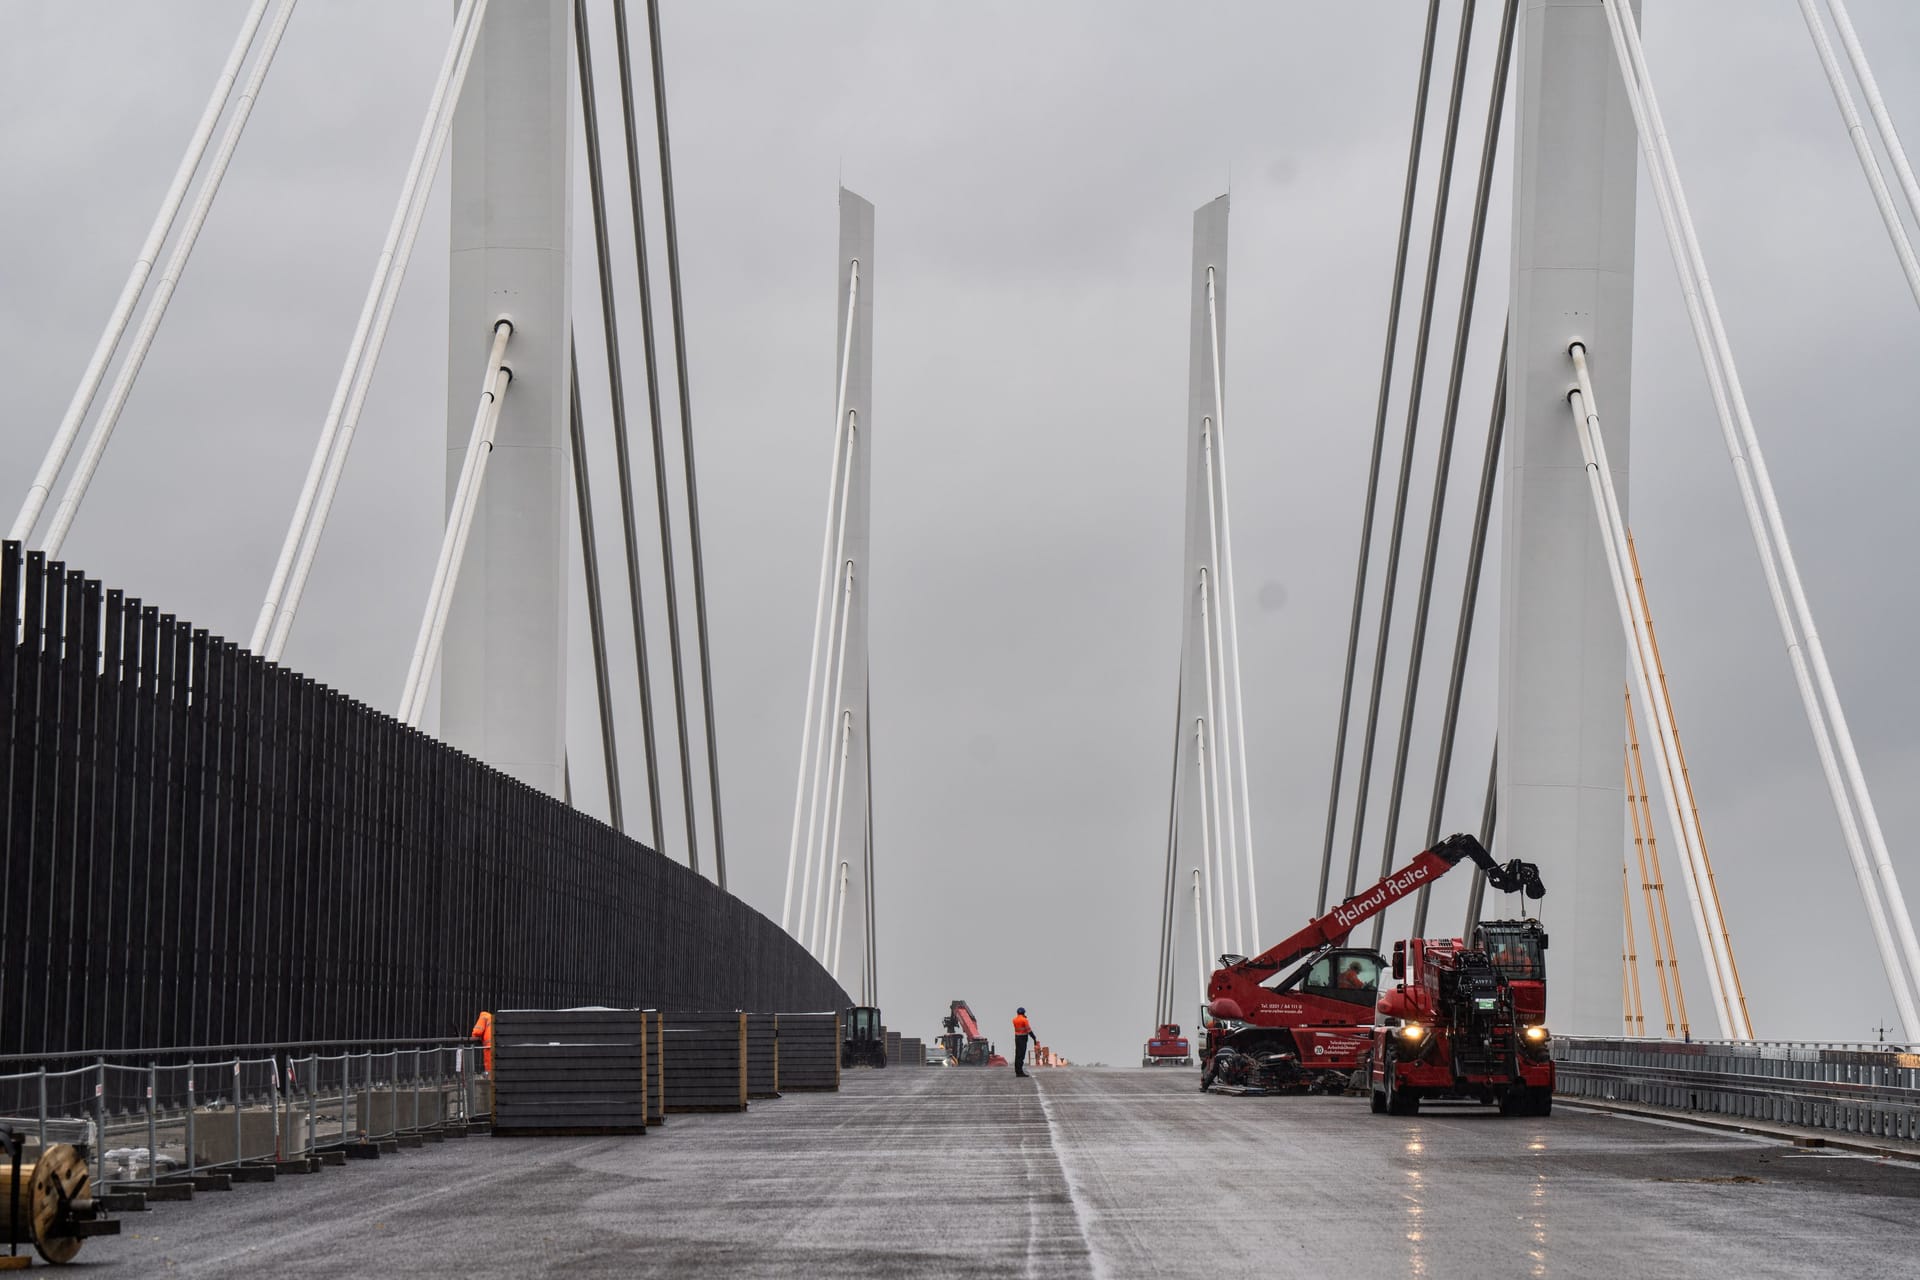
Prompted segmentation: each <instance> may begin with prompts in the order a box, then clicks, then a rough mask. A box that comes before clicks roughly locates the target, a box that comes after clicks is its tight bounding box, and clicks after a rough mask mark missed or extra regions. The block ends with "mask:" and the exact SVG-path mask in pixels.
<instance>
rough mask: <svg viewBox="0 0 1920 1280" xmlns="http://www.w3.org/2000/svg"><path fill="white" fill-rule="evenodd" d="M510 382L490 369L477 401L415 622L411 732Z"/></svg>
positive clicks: (506, 373) (509, 376)
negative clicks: (437, 558)
mask: <svg viewBox="0 0 1920 1280" xmlns="http://www.w3.org/2000/svg"><path fill="white" fill-rule="evenodd" d="M512 381H513V370H511V369H509V368H507V367H506V366H505V365H502V366H500V368H499V369H498V370H496V371H495V373H494V375H493V387H492V389H491V390H490V391H489V392H488V394H487V396H486V398H485V399H484V400H482V402H481V408H480V421H479V422H478V423H476V424H475V426H476V427H477V429H478V432H477V435H478V438H477V439H475V440H474V442H473V443H472V444H470V445H469V446H468V453H469V457H470V460H471V462H472V464H473V465H472V467H471V468H470V469H469V470H467V473H466V477H465V479H466V485H465V489H464V491H463V492H461V493H458V494H457V495H456V496H455V501H454V509H453V511H452V512H451V515H450V518H449V520H448V522H447V532H446V537H445V539H444V540H443V542H442V551H441V554H442V556H443V557H445V556H447V555H448V549H449V548H450V549H451V557H450V558H448V559H447V567H446V573H445V575H444V581H443V582H442V583H441V586H440V594H439V595H438V596H437V597H435V598H434V599H433V600H432V601H430V602H429V604H428V606H427V616H426V617H425V618H424V619H423V620H422V622H421V636H420V639H419V641H418V642H416V645H415V662H416V664H417V665H416V666H415V669H414V670H415V674H414V677H413V689H412V695H413V697H412V701H411V702H410V703H409V704H408V705H407V708H406V713H405V714H404V715H403V716H402V717H401V719H403V720H405V721H406V722H407V724H409V725H411V726H413V727H414V728H418V727H419V726H420V717H421V715H422V714H423V713H424V712H425V711H426V706H427V690H428V689H430V688H432V687H433V670H434V667H435V666H436V665H437V664H438V663H439V661H440V642H441V639H442V638H443V637H444V636H445V635H446V631H447V615H448V614H449V613H450V612H451V611H452V609H453V593H454V592H455V590H457V589H458V588H459V586H460V564H461V561H462V560H464V559H465V558H466V554H467V540H468V537H469V536H470V535H471V533H472V531H473V513H474V512H475V511H476V510H478V509H479V506H480V488H481V486H482V485H483V484H485V483H486V479H487V460H488V459H489V458H491V457H492V456H493V438H494V431H495V429H496V428H497V427H498V426H499V425H500V404H501V401H502V400H504V399H505V398H506V394H507V385H508V384H509V383H511V382H512Z"/></svg>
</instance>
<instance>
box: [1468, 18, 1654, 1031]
mask: <svg viewBox="0 0 1920 1280" xmlns="http://www.w3.org/2000/svg"><path fill="white" fill-rule="evenodd" d="M1514 49H1515V57H1516V61H1517V65H1516V66H1515V68H1514V71H1515V79H1514V94H1515V100H1514V110H1513V113H1512V114H1513V120H1514V160H1513V191H1514V196H1513V200H1514V203H1513V243H1512V268H1511V273H1510V282H1511V283H1510V289H1511V293H1510V299H1509V302H1510V312H1509V316H1510V319H1509V333H1510V341H1509V345H1508V350H1507V425H1506V430H1505V433H1504V441H1505V445H1504V448H1505V457H1504V460H1503V463H1502V466H1503V471H1504V477H1503V485H1504V487H1503V495H1504V497H1503V515H1502V529H1503V537H1502V550H1501V565H1500V583H1501V593H1500V594H1501V600H1500V643H1499V655H1500V657H1499V664H1500V665H1499V673H1500V674H1499V690H1500V692H1499V742H1500V752H1499V764H1498V782H1497V806H1498V811H1499V814H1500V827H1501V832H1500V840H1501V843H1502V844H1503V845H1505V846H1506V847H1507V848H1509V849H1511V850H1513V851H1514V852H1515V853H1516V854H1518V855H1519V856H1521V857H1524V858H1527V859H1529V860H1532V861H1534V862H1537V863H1538V864H1539V865H1540V870H1541V875H1542V877H1543V878H1544V879H1545V881H1546V883H1547V885H1548V887H1549V890H1550V892H1549V894H1548V896H1547V898H1546V899H1545V900H1544V902H1543V903H1542V906H1541V911H1542V914H1543V916H1544V917H1545V919H1546V920H1547V922H1548V923H1549V924H1550V925H1551V927H1552V932H1553V954H1554V957H1555V959H1554V980H1553V982H1552V983H1550V984H1549V986H1548V991H1547V1002H1548V1008H1547V1021H1548V1022H1549V1023H1550V1024H1551V1025H1552V1026H1553V1028H1554V1029H1555V1030H1556V1031H1565V1032H1567V1033H1570V1034H1586V1035H1616V1034H1618V1032H1619V1027H1620V1019H1621V1016H1622V1008H1621V998H1620V997H1621V991H1620V927H1619V923H1618V921H1617V920H1616V919H1615V916H1616V914H1617V912H1618V906H1617V902H1618V899H1619V896H1620V886H1619V884H1618V883H1617V881H1618V876H1619V872H1618V870H1617V868H1618V865H1619V860H1620V856H1621V851H1622V850H1623V849H1624V848H1625V842H1626V799H1625V795H1624V792H1623V786H1622V778H1621V775H1620V703H1619V701H1618V699H1619V688H1620V683H1619V682H1620V676H1621V672H1622V671H1623V670H1624V664H1625V661H1626V645H1625V643H1624V641H1623V640H1622V638H1621V634H1620V630H1619V627H1618V626H1617V625H1615V622H1614V620H1613V615H1614V612H1615V608H1614V598H1613V591H1612V585H1611V583H1610V581H1609V579H1608V575H1607V568H1606V558H1605V555H1604V547H1603V545H1602V537H1601V532H1600V529H1599V527H1598V525H1597V524H1596V523H1595V521H1594V519H1593V517H1592V516H1591V514H1590V506H1589V498H1588V494H1587V489H1586V478H1585V472H1584V470H1583V469H1582V460H1581V455H1580V448H1579V441H1578V440H1577V439H1576V438H1575V436H1574V433H1573V432H1571V431H1569V430H1568V429H1567V402H1566V394H1567V387H1568V385H1569V382H1570V379H1569V377H1568V370H1567V341H1568V338H1569V337H1570V336H1574V335H1572V334H1570V333H1569V329H1570V328H1573V329H1577V331H1578V334H1577V336H1580V337H1583V338H1585V339H1586V340H1588V341H1589V342H1590V343H1591V344H1592V345H1593V346H1594V347H1595V348H1596V349H1601V350H1607V351H1621V352H1626V351H1630V350H1631V349H1632V336H1633V284H1634V280H1633V269H1634V189H1635V172H1634V150H1633V127H1632V116H1631V112H1630V109H1629V107H1628V104H1627V100H1626V94H1625V90H1624V89H1623V88H1622V86H1621V84H1620V81H1619V77H1618V76H1617V75H1616V74H1615V73H1614V69H1613V63H1612V58H1611V56H1610V51H1609V41H1608V32H1607V21H1606V14H1605V12H1604V9H1603V5H1602V0H1567V2H1565V3H1552V4H1547V3H1542V2H1540V0H1525V2H1524V3H1523V4H1522V5H1521V9H1520V14H1519V26H1518V30H1517V32H1516V36H1515V40H1514ZM1631 373H1632V371H1631V368H1630V366H1629V365H1628V363H1627V361H1626V360H1624V359H1622V360H1620V361H1617V362H1616V361H1609V362H1608V364H1607V367H1606V368H1605V369H1603V370H1600V374H1601V377H1600V380H1599V386H1598V391H1599V395H1600V398H1601V399H1603V400H1604V401H1606V403H1607V404H1608V405H1610V406H1617V407H1616V408H1614V409H1613V410H1612V413H1613V421H1614V426H1613V429H1612V441H1613V443H1614V449H1613V454H1612V461H1613V463H1614V467H1615V470H1614V477H1613V478H1614V482H1615V484H1616V486H1617V489H1618V492H1619V493H1620V495H1621V500H1622V503H1623V505H1624V504H1625V502H1626V499H1627V496H1628V491H1627V486H1626V472H1625V468H1626V465H1627V461H1628V442H1629V424H1628V421H1627V414H1626V407H1627V405H1628V404H1629V403H1630V400H1631V381H1632V378H1631ZM1500 910H1501V909H1500V908H1499V907H1497V906H1489V908H1488V910H1487V914H1489V915H1495V914H1499V912H1500Z"/></svg>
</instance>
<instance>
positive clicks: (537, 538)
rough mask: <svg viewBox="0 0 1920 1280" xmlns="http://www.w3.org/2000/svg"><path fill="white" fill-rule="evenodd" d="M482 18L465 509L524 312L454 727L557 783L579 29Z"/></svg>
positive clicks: (444, 719) (457, 312)
mask: <svg viewBox="0 0 1920 1280" xmlns="http://www.w3.org/2000/svg"><path fill="white" fill-rule="evenodd" d="M479 21H480V26H479V30H478V36H477V43H476V44H475V45H474V47H473V53H472V61H471V65H470V67H469V69H468V72H467V78H466V87H465V91H464V92H462V93H461V95H460V98H459V105H458V106H457V108H456V109H455V111H454V114H453V125H452V142H451V145H450V148H449V150H450V152H451V162H450V167H451V193H452V194H451V197H450V199H449V205H448V207H449V209H450V210H451V214H450V223H451V225H450V231H449V242H448V261H449V270H448V303H447V316H448V343H447V387H448V407H447V455H446V482H447V501H448V504H449V506H450V507H451V505H452V504H453V502H454V500H455V497H456V495H457V493H458V489H459V479H460V473H461V471H462V470H463V469H464V464H465V461H466V452H467V446H468V442H469V438H470V431H469V427H470V422H469V415H470V413H471V405H472V401H471V400H470V399H469V397H470V395H471V394H472V393H471V391H470V390H469V388H470V387H471V386H472V385H473V384H474V382H475V381H476V380H477V377H478V375H479V372H480V370H481V367H482V364H483V362H484V361H485V360H486V358H487V353H488V349H489V346H490V344H491V339H492V336H493V331H492V326H493V322H494V321H495V319H497V318H498V317H500V316H502V315H511V316H512V317H513V326H514V328H513V353H514V354H513V392H512V394H511V395H510V396H509V397H508V398H507V400H506V402H505V404H504V405H503V407H502V408H501V411H500V418H499V423H498V426H497V428H496V432H495V436H496V440H495V443H496V447H495V449H494V450H493V453H492V460H491V462H490V463H489V464H488V469H487V484H486V488H485V490H484V491H482V492H481V494H480V495H479V497H478V499H477V501H476V502H475V504H474V508H473V512H472V520H473V527H472V535H471V538H470V540H469V542H468V546H467V551H466V559H465V567H464V569H463V570H462V572H461V575H460V583H459V586H458V588H457V589H455V591H454V592H453V598H452V605H451V610H450V612H449V614H448V617H447V624H446V637H447V638H446V644H445V647H444V649H443V650H442V653H441V656H440V736H441V737H442V739H444V740H445V741H446V742H447V743H448V745H450V746H454V747H457V748H459V749H460V750H463V751H465V752H467V753H468V754H470V755H472V756H474V757H475V758H477V759H479V760H480V761H482V762H483V763H486V764H489V765H492V766H493V767H494V768H497V769H499V770H501V771H502V772H504V773H507V774H510V775H512V776H513V777H515V778H517V779H519V780H520V781H521V782H524V783H526V784H527V785H529V786H531V787H533V788H535V789H536V790H539V791H543V792H545V793H546V794H548V795H551V796H558V795H560V794H561V792H562V786H563V778H564V775H565V768H566V718H567V717H566V712H567V705H566V702H567V699H566V689H567V612H568V611H567V594H568V584H569V583H570V582H571V581H572V573H571V572H570V569H569V565H570V560H571V556H570V541H571V526H572V512H571V511H570V510H569V509H568V504H569V500H570V497H571V494H572V489H573V484H572V465H571V463H570V461H569V458H568V450H569V447H570V438H569V437H570V433H569V430H568V414H569V407H570V395H569V362H568V358H567V352H568V340H569V335H570V333H571V326H572V292H571V280H572V271H571V261H572V221H573V220H572V217H571V212H572V209H571V206H572V192H573V183H572V172H573V146H572V144H573V133H574V127H573V121H574V116H573V111H572V80H573V69H572V67H571V65H570V63H571V59H572V53H573V26H572V21H571V12H570V7H569V5H568V4H567V3H566V2H565V0H527V2H526V3H521V4H511V5H491V6H488V7H487V8H486V11H485V16H484V19H479ZM397 270H398V267H397V264H396V271H397ZM318 518H319V513H318V512H316V520H318ZM290 603H291V602H289V604H290ZM283 620H284V614H283ZM278 629H279V628H278V626H276V631H278Z"/></svg>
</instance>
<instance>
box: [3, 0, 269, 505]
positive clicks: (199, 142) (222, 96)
mask: <svg viewBox="0 0 1920 1280" xmlns="http://www.w3.org/2000/svg"><path fill="white" fill-rule="evenodd" d="M266 12H267V0H253V4H252V6H251V7H250V8H248V10H247V16H246V17H245V18H244V19H242V20H241V23H240V34H239V35H237V36H235V37H234V39H233V48H232V49H231V50H230V51H229V52H228V54H227V62H226V65H225V66H223V67H222V68H221V69H220V77H219V79H217V80H215V81H214V82H213V92H212V93H211V94H210V95H208V97H207V105H206V107H205V109H204V110H202V111H201V113H200V123H198V124H196V125H195V126H194V128H193V136H192V137H191V138H189V139H188V140H187V150H186V154H185V155H183V156H181V157H180V166H179V167H178V168H177V169H175V170H174V171H173V182H172V183H171V184H169V186H168V187H167V193H166V195H165V196H163V197H162V198H161V200H160V211H159V212H158V213H156V214H154V215H153V225H152V226H151V227H149V228H147V238H146V240H145V241H144V242H143V243H142V244H141V246H140V252H139V253H138V255H136V256H135V258H134V260H133V269H132V270H130V271H129V272H128V273H127V281H126V283H125V284H123V285H121V286H120V299H119V301H117V302H115V303H114V304H113V313H112V314H111V315H109V316H108V317H107V327H106V328H105V329H104V330H103V331H102V332H101V334H100V341H99V342H98V343H96V344H95V345H94V348H93V358H92V359H91V360H89V361H87V368H86V372H85V373H83V374H81V375H80V385H79V386H78V387H76V388H75V389H74V392H73V399H72V400H70V401H68V402H67V412H66V414H65V415H64V416H63V417H62V418H61V419H60V426H59V428H58V429H57V430H56V431H55V432H54V435H53V443H52V444H50V445H48V446H47V456H46V457H45V458H44V459H42V460H41V463H40V470H39V472H38V473H37V474H35V476H34V478H33V484H32V485H31V486H29V488H28V489H27V496H26V500H25V501H24V502H22V503H21V505H20V514H19V515H17V516H15V517H14V521H13V529H12V531H11V532H9V533H8V534H7V540H8V541H10V542H25V541H26V540H27V539H28V538H29V537H30V536H32V534H33V526H34V525H36V524H38V523H40V513H41V512H42V511H43V510H45V509H46V505H47V499H48V498H50V497H52V496H53V486H54V482H55V481H57V480H58V479H59V478H60V469H61V468H62V467H64V466H66V465H67V455H68V454H69V453H71V452H72V451H73V442H74V441H75V440H76V439H78V438H79V436H80V425H81V424H82V423H83V422H85V421H86V420H87V410H89V409H91V408H92V407H93V398H94V397H95V396H96V395H98V394H100V384H101V383H102V382H104V381H105V380H106V377H107V365H108V364H110V363H112V361H113V353H114V350H115V349H116V348H117V347H119V345H120V339H121V337H122V336H123V335H124V334H125V333H126V331H127V322H128V321H129V320H131V319H133V308H134V304H135V303H137V302H139V301H140V294H141V291H142V290H144V289H145V288H146V287H147V277H148V276H150V275H152V274H153V264H154V262H155V260H156V259H158V258H159V256H160V250H161V248H162V247H163V246H164V245H165V244H166V242H167V232H169V231H170V230H172V229H173V219H174V217H175V215H177V214H178V213H179V212H180V205H181V204H182V203H183V202H184V201H185V200H186V198H187V187H188V185H189V184H190V183H191V182H192V181H193V173H194V170H195V169H198V168H199V167H200V159H201V157H202V156H204V155H206V153H207V142H208V140H209V139H210V138H212V137H213V126H214V125H216V124H218V123H220V113H221V112H223V111H225V110H226V107H227V95H228V94H230V93H232V92H233V82H234V81H235V80H237V79H238V78H239V76H240V64H241V63H242V62H244V61H246V57H247V50H248V49H249V48H250V47H252V45H253V37H254V33H255V32H257V31H258V30H259V29H260V19H261V18H263V17H264V16H266Z"/></svg>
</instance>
